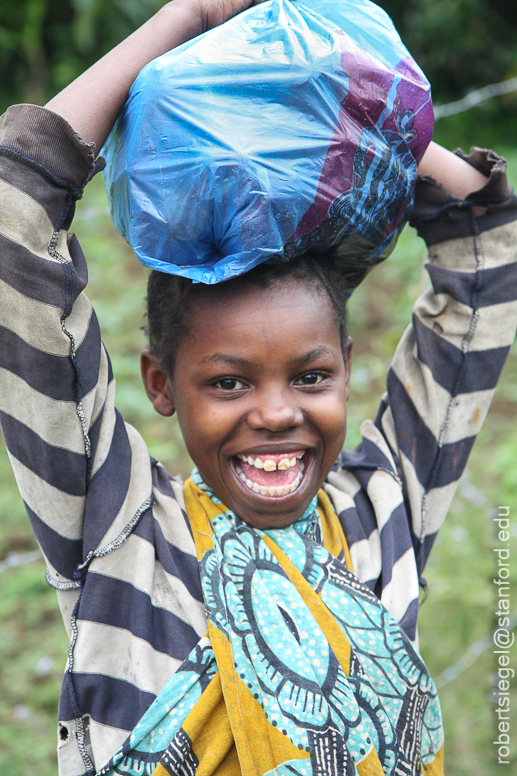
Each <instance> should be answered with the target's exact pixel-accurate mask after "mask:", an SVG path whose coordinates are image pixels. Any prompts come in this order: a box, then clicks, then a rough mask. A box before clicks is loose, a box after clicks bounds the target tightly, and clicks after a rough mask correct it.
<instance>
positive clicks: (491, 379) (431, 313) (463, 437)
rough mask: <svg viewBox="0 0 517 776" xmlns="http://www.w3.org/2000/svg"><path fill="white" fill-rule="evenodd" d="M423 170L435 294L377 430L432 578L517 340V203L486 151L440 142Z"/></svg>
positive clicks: (423, 219) (401, 357)
mask: <svg viewBox="0 0 517 776" xmlns="http://www.w3.org/2000/svg"><path fill="white" fill-rule="evenodd" d="M419 172H420V173H421V174H422V173H423V174H424V175H421V177H419V179H418V182H417V189H416V196H415V206H414V209H413V213H412V216H411V220H410V223H411V224H412V225H413V226H414V227H415V228H416V229H417V231H418V233H419V235H420V236H421V237H423V238H424V239H425V241H426V243H427V247H428V251H429V254H428V261H427V263H426V269H427V270H428V272H429V276H430V279H431V284H432V287H431V288H430V289H429V290H428V291H426V292H425V293H424V294H423V295H422V296H421V297H420V299H418V300H417V303H416V305H415V308H414V311H413V323H412V325H411V326H410V327H409V328H408V329H407V331H406V332H405V334H404V336H403V338H402V340H401V343H400V345H399V347H398V348H397V352H396V354H395V357H394V360H393V363H392V367H391V369H390V371H389V374H388V382H387V388H388V393H387V395H386V397H385V400H384V403H383V405H382V406H381V412H380V413H379V416H378V418H377V421H376V422H377V424H378V425H379V427H380V428H381V429H382V431H383V434H384V436H385V437H386V438H387V439H388V441H389V444H390V447H391V448H392V449H393V450H394V451H395V452H396V455H397V458H398V460H399V462H400V466H401V473H402V474H403V479H404V486H405V495H406V500H407V504H408V506H409V511H410V517H411V521H412V530H413V535H414V544H415V549H416V550H417V555H418V561H419V567H420V571H421V570H422V568H423V565H424V563H425V561H426V559H427V556H428V554H429V551H430V549H431V546H432V544H433V541H434V538H435V535H436V532H437V531H438V529H439V527H440V525H441V523H442V521H443V519H444V517H445V514H446V513H447V510H448V508H449V504H450V502H451V499H452V496H453V493H454V491H455V488H456V485H457V482H458V480H459V478H460V476H461V474H462V472H463V470H464V468H465V465H466V463H467V459H468V455H469V453H470V450H471V448H472V445H473V443H474V440H475V437H476V435H477V433H478V432H479V430H480V427H481V425H482V423H483V420H484V417H485V415H486V412H487V410H488V407H489V404H490V401H491V399H492V395H493V391H494V388H495V385H496V383H497V381H498V379H499V375H500V372H501V369H502V367H503V365H504V362H505V360H506V356H507V354H508V351H509V348H510V345H511V343H512V341H513V338H514V336H515V328H516V323H517V304H516V302H517V286H516V284H515V277H516V274H515V273H516V267H517V199H516V198H515V196H514V195H513V192H512V189H511V187H510V186H509V184H508V181H507V179H506V174H505V173H506V163H505V161H504V160H502V159H500V158H499V157H497V156H496V155H495V154H493V153H492V152H490V151H485V150H483V149H473V152H472V153H471V155H470V157H464V156H462V155H456V154H451V153H449V152H448V151H445V149H443V148H441V147H440V146H437V145H436V144H432V145H431V147H430V148H429V151H428V152H427V153H426V155H425V156H424V158H423V160H422V163H421V165H420V168H419ZM435 181H436V182H435ZM437 184H439V185H437Z"/></svg>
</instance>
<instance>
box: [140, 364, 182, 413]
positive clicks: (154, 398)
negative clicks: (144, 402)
mask: <svg viewBox="0 0 517 776" xmlns="http://www.w3.org/2000/svg"><path fill="white" fill-rule="evenodd" d="M140 369H141V371H142V380H143V383H144V388H145V392H146V394H147V396H148V397H149V401H150V402H151V404H152V405H153V407H154V409H155V410H156V412H158V413H159V414H160V415H165V416H166V417H169V416H170V415H174V410H175V406H174V397H173V395H172V389H171V384H170V380H169V377H168V375H167V374H166V372H165V371H164V370H163V368H162V367H161V366H160V365H159V362H158V359H157V357H156V356H155V355H153V354H152V353H151V351H150V350H143V351H142V354H141V356H140Z"/></svg>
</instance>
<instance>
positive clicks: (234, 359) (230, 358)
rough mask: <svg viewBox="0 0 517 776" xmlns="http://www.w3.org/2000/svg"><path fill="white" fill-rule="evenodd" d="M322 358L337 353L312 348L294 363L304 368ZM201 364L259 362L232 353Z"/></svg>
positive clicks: (248, 365) (245, 365)
mask: <svg viewBox="0 0 517 776" xmlns="http://www.w3.org/2000/svg"><path fill="white" fill-rule="evenodd" d="M322 356H324V357H325V356H326V357H331V358H335V356H336V353H335V351H334V350H333V348H329V347H327V346H326V345H319V346H318V347H316V348H312V350H309V351H307V353H304V354H303V355H302V356H300V357H299V358H295V359H293V363H294V364H296V365H299V366H303V365H304V364H308V363H309V362H310V361H314V360H315V359H317V358H321V357H322ZM199 363H200V364H225V365H226V364H227V365H229V366H239V367H253V366H257V365H258V362H257V361H253V360H250V359H247V358H243V357H242V356H235V355H233V354H231V353H214V354H213V355H211V356H205V357H204V358H202V359H201V361H200V362H199Z"/></svg>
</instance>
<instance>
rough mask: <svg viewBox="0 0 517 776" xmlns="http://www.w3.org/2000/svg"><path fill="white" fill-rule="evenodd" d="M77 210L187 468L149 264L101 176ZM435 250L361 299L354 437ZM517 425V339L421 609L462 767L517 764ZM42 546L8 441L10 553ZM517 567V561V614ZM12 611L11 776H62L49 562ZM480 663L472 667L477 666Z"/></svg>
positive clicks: (2, 469) (123, 347) (0, 748)
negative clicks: (510, 640)
mask: <svg viewBox="0 0 517 776" xmlns="http://www.w3.org/2000/svg"><path fill="white" fill-rule="evenodd" d="M482 119H483V114H482V111H475V112H474V111H471V112H470V113H469V114H468V115H467V114H464V116H463V117H462V118H461V120H460V121H459V122H458V123H457V124H456V125H451V123H450V122H449V123H448V124H446V125H445V124H444V126H443V128H441V126H440V125H439V128H438V139H439V140H442V141H445V142H446V143H447V144H448V145H450V146H452V147H454V145H456V144H457V143H458V138H459V139H461V137H467V138H471V137H474V138H475V139H477V135H479V133H480V132H481V129H482ZM451 126H452V129H451ZM455 126H456V127H457V131H454V127H455ZM490 134H491V133H490V132H489V133H488V135H489V142H492V137H490ZM497 139H498V138H497V137H496V138H495V140H496V141H497ZM500 139H501V132H499V144H498V145H497V149H498V150H499V151H501V152H502V153H504V154H505V155H506V156H507V157H508V159H509V161H510V169H511V177H512V179H513V182H514V184H516V183H517V151H515V150H514V148H513V147H510V146H511V139H510V138H509V137H505V135H504V131H503V147H501V142H500ZM478 142H479V141H478ZM505 143H506V145H507V146H508V147H504V144H505ZM77 215H78V217H77V219H76V223H75V227H74V228H75V231H76V233H77V234H78V236H79V238H80V240H81V242H82V245H83V249H84V250H85V252H86V255H87V257H89V260H90V284H89V289H88V293H89V296H90V298H91V299H92V300H93V301H94V303H95V307H96V309H97V313H98V315H99V318H100V321H101V326H102V330H103V337H104V341H105V343H106V345H107V347H108V350H109V352H110V354H111V357H112V361H113V367H114V372H115V375H116V378H117V383H118V389H117V403H118V407H119V409H120V410H121V411H122V413H123V415H124V417H125V419H126V421H128V422H130V423H133V424H134V425H135V426H137V427H138V428H139V430H140V431H141V432H142V433H143V435H144V437H145V438H146V440H147V441H148V444H149V447H150V449H151V452H152V454H153V455H155V456H156V457H158V458H159V459H161V460H162V461H163V462H164V463H165V464H166V465H167V467H169V469H170V470H171V471H173V472H174V473H176V472H182V473H184V474H187V473H188V472H189V470H190V462H189V460H188V457H187V455H186V453H185V451H184V449H183V446H182V442H181V438H180V434H179V431H178V428H177V426H176V423H175V420H174V419H172V420H171V421H168V420H165V419H163V418H161V417H159V416H158V415H155V414H154V411H153V409H152V407H151V405H150V403H149V402H148V401H147V399H146V397H145V394H144V392H143V389H142V387H141V384H140V377H139V365H138V355H139V352H140V349H141V348H142V346H143V345H144V336H143V333H142V332H141V331H140V327H141V326H142V323H143V298H144V295H145V278H146V270H144V269H143V268H142V267H141V266H140V265H139V264H138V263H137V261H136V260H135V258H134V257H133V255H132V253H131V251H130V249H129V248H128V247H127V245H126V244H125V243H124V242H123V240H122V238H120V237H119V236H118V234H117V233H116V232H114V230H113V227H112V226H111V224H110V221H109V217H108V215H107V207H106V200H105V196H104V190H103V186H102V181H101V179H100V177H98V178H97V179H95V180H94V181H93V182H92V184H90V186H89V187H88V190H87V192H86V194H85V197H84V199H83V201H82V202H81V203H80V205H79V207H78V213H77ZM424 257H425V247H424V244H423V242H422V241H420V240H419V239H418V238H417V237H416V235H415V233H414V232H413V231H412V230H410V229H406V230H405V231H404V233H403V235H402V237H401V239H400V241H399V245H398V247H397V249H396V251H395V253H394V254H393V256H392V257H391V258H390V259H389V261H388V262H385V264H384V265H382V266H381V267H379V268H378V269H377V270H376V271H375V272H374V273H372V275H371V276H370V277H369V278H368V280H367V281H366V282H365V283H364V284H363V286H362V287H361V288H360V289H359V290H358V291H357V292H356V293H355V294H354V296H353V297H352V300H351V303H350V329H351V334H352V336H353V337H354V341H355V344H354V357H353V369H352V392H351V397H350V401H349V405H348V411H349V432H348V442H347V444H348V445H349V446H353V445H355V444H356V443H357V441H358V440H359V426H360V423H361V422H362V420H364V418H366V417H372V416H374V415H375V412H376V408H377V404H378V401H379V399H380V396H381V394H382V392H383V390H384V379H385V375H386V370H387V367H388V365H389V361H390V358H391V354H392V353H393V350H394V348H395V346H396V344H397V342H398V340H399V338H400V335H401V333H402V331H403V329H404V327H405V326H406V325H407V323H408V321H409V320H410V314H411V307H412V303H413V301H414V299H415V298H416V296H417V295H418V294H419V293H420V291H421V290H422V288H423V287H424V284H425V283H426V282H427V281H426V278H425V277H424V275H425V273H423V272H422V269H421V267H422V263H423V260H424ZM516 422H517V351H516V349H515V348H514V349H513V350H512V353H511V355H510V358H509V361H508V363H507V365H506V368H505V372H504V376H503V379H502V380H501V383H500V385H499V387H498V390H497V393H496V397H495V400H494V403H493V406H492V409H491V412H490V414H489V418H488V420H487V422H486V424H485V426H484V428H483V430H482V432H481V434H480V437H479V439H478V442H477V444H476V447H475V449H474V452H473V455H472V456H471V459H470V462H469V465H468V469H467V473H466V475H465V477H464V479H463V481H462V483H461V485H460V487H459V490H458V494H457V496H456V498H455V500H454V503H453V505H452V508H451V511H450V515H449V517H448V520H447V521H446V524H445V526H444V528H443V529H442V531H441V533H440V535H439V538H438V540H437V543H436V545H435V548H434V551H433V554H432V557H431V561H430V563H429V566H428V568H427V573H426V578H427V580H428V583H429V586H428V593H427V600H425V602H424V603H423V604H422V607H421V614H420V640H421V652H422V655H423V657H424V659H425V661H426V662H427V664H428V666H429V668H430V670H431V673H432V675H433V676H434V677H435V679H437V681H438V684H439V685H440V686H441V689H440V697H441V702H442V708H443V715H444V721H445V730H446V773H447V774H448V775H449V776H472V775H473V774H475V776H495V774H501V776H507V774H508V776H509V774H514V773H517V697H516V694H515V692H514V691H515V680H514V681H513V682H512V691H513V693H514V694H513V712H512V714H513V716H512V730H513V737H512V740H513V744H512V764H511V765H509V766H505V765H498V764H497V761H496V752H495V747H494V746H493V744H492V741H493V740H494V732H495V717H494V712H493V708H494V706H493V699H492V695H493V691H494V682H495V678H496V675H495V671H496V663H495V658H494V655H493V654H492V649H490V648H489V649H485V651H482V650H483V646H486V643H489V641H488V642H486V641H485V642H483V641H482V639H483V637H484V636H486V634H489V633H490V631H491V629H492V627H493V621H494V617H493V612H494V610H495V603H496V591H495V586H494V585H493V583H492V581H491V580H492V578H493V576H494V573H495V572H496V568H497V562H496V557H495V555H494V552H493V548H494V547H496V546H498V541H497V537H496V530H495V528H494V523H493V520H492V518H493V516H494V514H495V512H496V510H497V507H498V506H509V507H510V508H511V509H512V511H513V516H514V523H513V536H512V552H513V557H514V559H517V530H516V528H517V525H516V523H515V515H516V514H517V497H516V493H517V460H516V459H517V434H516ZM35 548H36V543H35V540H34V539H33V537H32V534H31V532H30V528H29V525H28V520H27V518H26V516H25V513H24V510H23V506H22V504H21V502H20V498H19V496H18V494H17V490H16V486H15V483H14V480H13V477H12V474H11V471H10V468H9V463H8V459H7V455H6V453H5V448H4V446H3V442H0V561H1V560H2V559H5V558H7V557H8V556H11V557H12V554H13V553H18V554H19V553H27V552H30V551H32V550H34V549H35ZM516 572H517V564H516V563H515V561H514V563H513V569H512V574H513V601H514V606H513V609H514V612H515V611H517V590H516V584H515V583H516V582H517V573H516ZM0 619H1V622H2V625H1V631H0V634H1V635H0V775H1V776H4V774H5V776H29V775H30V776H36V775H37V776H51V775H52V774H55V773H57V766H56V759H55V740H56V733H55V727H56V717H57V699H58V693H59V686H60V681H61V675H62V670H63V668H64V665H65V658H66V650H67V646H68V642H67V637H66V634H65V631H64V627H63V625H62V622H61V619H60V614H59V611H58V607H57V603H56V600H55V595H54V591H53V590H52V589H50V588H48V587H47V585H46V583H45V580H44V565H43V562H42V561H41V560H38V561H33V562H29V563H25V564H23V565H20V566H19V567H13V568H8V569H7V570H3V571H2V572H1V573H0ZM472 645H474V647H473V650H472ZM469 647H470V648H471V652H468V650H469ZM465 653H467V660H466V661H465V660H464V662H463V663H461V664H460V668H461V667H462V666H463V668H464V669H465V670H463V672H459V671H456V672H455V671H453V672H452V678H451V675H449V674H444V672H445V671H446V669H448V668H449V667H450V666H454V664H456V662H457V661H459V660H460V659H461V658H462V656H464V655H465ZM479 653H480V654H479ZM469 660H470V662H471V665H467V664H468V663H469ZM513 665H514V666H515V649H514V654H513ZM466 666H467V667H466ZM455 673H456V674H458V675H457V676H455Z"/></svg>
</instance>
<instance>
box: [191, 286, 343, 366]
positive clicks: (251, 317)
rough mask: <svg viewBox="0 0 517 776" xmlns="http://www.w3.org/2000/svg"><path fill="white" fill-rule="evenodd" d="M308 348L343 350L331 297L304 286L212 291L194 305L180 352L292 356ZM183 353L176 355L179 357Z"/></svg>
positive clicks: (200, 295) (210, 288) (201, 293)
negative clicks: (199, 351)
mask: <svg viewBox="0 0 517 776" xmlns="http://www.w3.org/2000/svg"><path fill="white" fill-rule="evenodd" d="M308 345H311V346H317V345H329V346H330V347H332V348H336V349H338V350H339V349H340V333H339V327H338V324H337V322H336V319H335V315H334V311H333V308H332V304H331V302H330V299H329V297H328V295H327V293H326V292H325V291H324V290H323V289H320V288H318V287H317V286H316V287H315V286H313V285H309V284H306V283H304V282H301V281H296V280H290V281H289V282H281V283H275V284H273V285H271V286H269V287H262V286H256V285H251V284H250V285H240V286H237V287H234V288H230V287H227V288H224V285H222V286H221V287H219V288H218V287H217V286H208V287H204V288H202V289H200V290H199V291H198V293H196V296H195V298H194V299H193V300H192V306H191V310H190V314H189V326H188V333H187V335H186V337H185V338H184V339H183V340H182V342H181V343H180V351H181V352H183V353H184V354H185V355H187V354H189V353H190V357H191V358H192V357H193V356H194V350H196V354H197V355H200V354H199V353H197V351H198V350H199V349H200V348H202V349H203V350H205V351H208V350H211V349H212V350H220V349H221V348H223V349H224V350H225V351H227V352H230V351H235V352H237V351H238V352H241V351H245V352H246V354H247V355H249V354H250V353H252V352H255V353H257V354H262V356H263V357H265V358H267V354H268V352H272V351H274V353H275V354H278V353H279V351H283V352H289V353H292V354H293V356H294V355H295V354H296V353H297V352H298V351H300V350H306V349H307V347H308ZM179 355H180V353H178V356H179Z"/></svg>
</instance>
